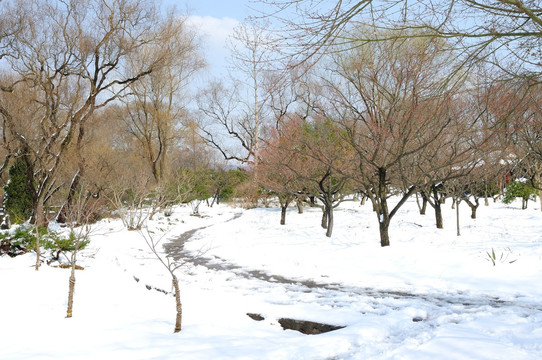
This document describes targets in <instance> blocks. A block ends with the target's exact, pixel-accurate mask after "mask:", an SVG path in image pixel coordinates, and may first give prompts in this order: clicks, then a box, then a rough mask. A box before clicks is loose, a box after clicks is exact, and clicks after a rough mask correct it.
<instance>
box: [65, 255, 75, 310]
mask: <svg viewBox="0 0 542 360" xmlns="http://www.w3.org/2000/svg"><path fill="white" fill-rule="evenodd" d="M74 292H75V262H73V263H72V269H71V275H70V286H69V288H68V311H67V314H66V317H67V318H71V317H72V313H73V294H74Z"/></svg>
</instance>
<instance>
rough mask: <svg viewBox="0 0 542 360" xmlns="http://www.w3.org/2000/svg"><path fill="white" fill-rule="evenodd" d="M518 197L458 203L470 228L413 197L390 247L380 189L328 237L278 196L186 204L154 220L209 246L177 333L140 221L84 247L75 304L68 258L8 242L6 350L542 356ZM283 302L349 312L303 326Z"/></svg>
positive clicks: (536, 243)
mask: <svg viewBox="0 0 542 360" xmlns="http://www.w3.org/2000/svg"><path fill="white" fill-rule="evenodd" d="M519 207H520V204H519V203H515V204H512V205H510V206H505V205H503V204H501V203H493V202H492V203H491V204H490V206H489V207H484V206H483V205H481V206H480V208H479V210H478V219H476V220H472V219H470V211H469V209H468V207H467V206H466V205H465V204H461V209H462V214H461V219H460V220H461V226H462V228H461V231H462V235H461V236H459V237H458V236H456V230H455V210H451V209H450V204H449V203H447V204H446V205H445V206H444V209H443V210H444V215H445V219H444V221H445V223H444V225H445V228H444V229H442V230H438V229H436V228H435V227H434V216H433V214H432V212H431V210H432V209H430V208H429V209H428V214H427V215H425V216H420V215H419V214H418V210H417V207H416V203H415V201H414V200H413V199H412V200H411V201H409V202H408V203H407V204H406V205H405V206H404V208H403V210H402V211H400V212H399V213H398V214H397V216H396V217H395V218H394V219H393V220H392V225H391V229H390V239H391V246H390V247H387V248H381V247H380V242H379V238H378V222H377V219H376V216H375V215H374V213H373V212H372V211H371V206H370V205H369V204H367V205H364V206H360V205H359V204H357V203H355V202H348V203H344V204H343V205H342V206H341V207H339V208H338V209H337V211H336V213H335V228H334V234H333V237H332V238H327V237H325V235H324V230H323V229H321V228H320V227H319V223H320V216H321V211H320V210H319V209H314V208H313V209H305V213H304V214H297V212H296V210H295V209H294V208H292V209H290V210H289V212H288V216H287V219H286V222H287V224H286V225H285V226H280V225H279V217H280V210H279V209H277V208H269V209H253V210H243V209H241V208H235V207H230V206H227V205H221V206H215V207H213V208H207V207H202V209H201V210H200V212H201V213H202V214H203V215H204V216H203V217H201V218H198V217H193V216H189V212H190V210H189V208H187V207H181V208H178V209H176V211H175V212H174V214H173V215H172V216H171V217H169V218H166V217H163V216H162V217H160V216H157V217H156V218H155V220H154V221H152V222H150V223H149V227H151V228H152V229H154V234H156V235H155V236H156V237H159V236H161V235H160V234H166V237H167V239H166V238H165V239H164V240H163V242H164V243H166V242H168V241H169V240H168V239H175V238H179V237H180V235H181V234H183V233H186V232H188V231H190V230H193V229H199V230H197V231H195V232H194V233H193V235H192V236H191V237H190V239H188V240H187V242H186V244H185V246H184V248H185V252H184V253H183V254H184V255H186V256H188V255H189V252H188V251H190V253H191V254H196V253H203V255H201V254H200V255H199V256H198V258H196V259H192V260H190V261H189V262H187V263H186V264H185V265H184V266H183V267H182V268H181V269H180V270H179V271H178V277H179V278H180V283H181V292H182V302H183V316H184V317H183V330H182V331H181V332H180V333H177V334H173V328H174V320H175V302H174V298H173V297H172V295H171V290H172V289H171V279H170V278H169V275H168V273H167V271H166V270H165V268H163V266H162V265H161V264H160V263H159V262H158V261H157V260H156V258H155V257H154V256H153V255H152V253H151V252H150V250H149V249H148V247H147V245H146V244H145V242H144V240H143V237H142V236H141V235H140V234H139V233H137V232H128V231H125V230H124V229H123V227H122V225H121V223H120V221H118V220H104V221H102V222H100V223H99V224H97V225H95V227H94V231H93V233H92V238H91V243H90V245H89V246H88V248H87V249H85V250H84V251H82V253H81V254H80V265H82V266H84V268H85V269H84V270H81V271H77V283H76V294H75V302H74V313H73V318H70V319H67V318H65V312H66V302H67V291H68V277H69V271H68V270H63V269H59V268H54V267H50V266H47V265H44V266H42V267H41V269H40V270H39V271H38V272H36V271H35V270H34V269H33V264H34V259H35V258H34V255H32V254H26V255H24V256H19V257H16V258H9V257H7V256H3V257H0V344H1V346H0V359H542V286H541V279H542V212H541V211H540V207H539V205H538V204H534V206H533V203H530V209H527V210H520V209H519ZM492 251H494V252H495V254H496V258H497V260H496V264H495V266H494V265H493V263H492V262H491V261H490V259H489V256H488V252H489V253H491V252H492ZM501 256H502V258H501ZM136 279H137V281H136ZM148 288H150V290H149V289H148ZM163 291H165V292H168V293H169V294H164V292H163ZM247 313H258V314H261V315H262V316H263V317H264V318H265V320H263V321H259V322H258V321H254V320H252V319H251V318H249V317H248V316H247V315H246V314H247ZM282 317H290V318H295V319H300V320H310V321H315V322H322V323H327V324H333V325H340V326H345V327H344V328H343V329H340V330H336V331H332V332H328V333H325V334H320V335H303V334H301V333H299V332H296V331H292V330H286V331H285V330H283V329H282V328H281V327H280V325H279V324H278V319H279V318H282Z"/></svg>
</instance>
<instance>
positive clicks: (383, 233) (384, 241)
mask: <svg viewBox="0 0 542 360" xmlns="http://www.w3.org/2000/svg"><path fill="white" fill-rule="evenodd" d="M389 227H390V222H389V220H388V221H380V222H379V229H380V246H382V247H384V246H390V235H389Z"/></svg>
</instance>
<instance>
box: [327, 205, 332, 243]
mask: <svg viewBox="0 0 542 360" xmlns="http://www.w3.org/2000/svg"><path fill="white" fill-rule="evenodd" d="M325 212H326V214H327V215H326V217H327V231H326V236H327V237H331V234H332V232H333V206H329V205H328V206H326V211H325Z"/></svg>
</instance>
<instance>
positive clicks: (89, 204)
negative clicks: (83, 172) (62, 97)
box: [66, 187, 98, 318]
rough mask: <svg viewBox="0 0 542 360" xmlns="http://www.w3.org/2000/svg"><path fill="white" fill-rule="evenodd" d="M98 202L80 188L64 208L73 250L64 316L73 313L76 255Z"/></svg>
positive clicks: (85, 238) (88, 229)
mask: <svg viewBox="0 0 542 360" xmlns="http://www.w3.org/2000/svg"><path fill="white" fill-rule="evenodd" d="M97 204H98V202H97V201H96V199H95V198H94V194H92V193H91V192H90V191H89V190H88V188H85V187H83V188H80V189H79V191H78V192H77V194H76V196H75V198H74V199H73V201H72V202H71V204H70V206H69V208H67V209H66V223H67V224H68V227H69V229H70V233H69V235H68V236H69V240H70V242H72V246H73V250H72V251H71V254H70V259H69V261H70V278H69V287H68V305H67V310H66V317H67V318H71V317H72V315H73V300H74V293H75V281H76V279H75V271H76V269H77V255H78V253H79V249H80V248H81V244H82V243H83V242H86V241H88V238H89V236H90V233H91V231H92V228H91V226H90V223H91V222H92V221H93V219H94V216H95V213H94V211H95V209H96V208H97V207H96V205H97Z"/></svg>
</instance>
